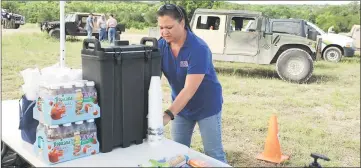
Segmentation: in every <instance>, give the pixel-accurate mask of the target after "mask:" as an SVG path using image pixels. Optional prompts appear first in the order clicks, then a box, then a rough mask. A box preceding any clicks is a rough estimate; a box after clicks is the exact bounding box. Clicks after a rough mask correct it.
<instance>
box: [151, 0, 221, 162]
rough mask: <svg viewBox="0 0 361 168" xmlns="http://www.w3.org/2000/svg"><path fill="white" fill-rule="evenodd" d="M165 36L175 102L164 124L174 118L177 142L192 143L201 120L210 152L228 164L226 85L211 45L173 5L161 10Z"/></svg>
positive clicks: (163, 41) (167, 74) (164, 57)
mask: <svg viewBox="0 0 361 168" xmlns="http://www.w3.org/2000/svg"><path fill="white" fill-rule="evenodd" d="M157 16H158V25H159V27H160V33H161V39H160V40H159V42H158V44H159V48H160V52H162V71H163V74H164V76H165V77H166V78H167V79H168V82H169V84H170V86H171V88H172V99H173V103H172V105H171V106H170V107H169V108H168V109H167V110H166V111H165V113H164V116H163V124H164V125H167V124H168V122H169V121H170V120H173V119H174V120H173V122H172V125H171V134H172V138H173V140H174V141H176V142H178V143H181V144H184V145H186V146H188V147H189V146H190V143H191V137H192V134H193V129H194V126H195V124H196V123H198V126H199V129H200V133H201V136H202V141H203V147H204V151H205V153H206V155H208V156H210V157H213V158H215V159H217V160H220V161H222V162H224V163H227V161H226V157H225V152H224V150H223V145H222V136H221V133H222V130H221V110H222V103H223V97H222V87H221V85H220V83H219V81H218V79H217V75H216V72H215V69H214V66H213V63H212V53H211V51H210V49H209V48H208V46H207V44H206V43H205V42H204V41H203V40H202V39H200V38H199V37H197V36H196V35H195V34H193V33H192V31H191V30H190V27H189V23H188V19H187V16H186V12H185V10H184V9H183V8H181V7H178V6H176V5H173V4H167V5H163V6H161V7H160V8H159V10H158V12H157Z"/></svg>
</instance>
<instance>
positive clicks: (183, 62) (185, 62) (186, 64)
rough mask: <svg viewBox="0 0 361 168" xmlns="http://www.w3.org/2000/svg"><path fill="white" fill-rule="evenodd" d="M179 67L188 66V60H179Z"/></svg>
mask: <svg viewBox="0 0 361 168" xmlns="http://www.w3.org/2000/svg"><path fill="white" fill-rule="evenodd" d="M180 67H183V68H185V67H188V61H181V62H180Z"/></svg>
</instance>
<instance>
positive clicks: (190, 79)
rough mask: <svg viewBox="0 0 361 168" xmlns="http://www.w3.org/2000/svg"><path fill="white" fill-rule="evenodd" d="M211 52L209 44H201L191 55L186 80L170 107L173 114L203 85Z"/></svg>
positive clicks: (180, 109)
mask: <svg viewBox="0 0 361 168" xmlns="http://www.w3.org/2000/svg"><path fill="white" fill-rule="evenodd" d="M210 61H211V52H210V50H209V49H208V47H207V46H201V47H198V48H196V49H195V50H194V51H192V53H191V55H190V60H189V65H188V70H187V76H186V81H185V84H184V87H183V89H182V90H181V91H180V93H179V94H178V95H177V97H176V98H175V100H174V101H173V103H172V105H171V106H170V107H169V108H168V110H170V111H171V112H172V113H173V115H174V116H175V115H177V114H178V113H179V112H180V111H182V109H183V108H184V107H185V106H186V105H187V103H188V102H189V100H190V99H191V98H192V97H193V96H194V94H195V93H196V91H197V89H198V87H199V86H200V85H201V83H202V81H203V79H204V76H205V74H207V73H208V71H209V66H210V63H211V62H210Z"/></svg>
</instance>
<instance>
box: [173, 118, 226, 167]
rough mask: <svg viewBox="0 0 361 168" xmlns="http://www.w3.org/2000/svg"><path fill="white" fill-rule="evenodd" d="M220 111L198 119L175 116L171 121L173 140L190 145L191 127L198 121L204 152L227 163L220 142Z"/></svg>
mask: <svg viewBox="0 0 361 168" xmlns="http://www.w3.org/2000/svg"><path fill="white" fill-rule="evenodd" d="M221 115H222V112H220V113H218V114H216V115H213V116H210V117H207V118H204V119H202V120H199V121H193V120H188V119H185V118H184V117H182V116H176V117H175V118H174V120H173V121H172V128H171V134H172V138H173V140H174V141H176V142H178V143H181V144H183V145H186V146H188V147H190V144H191V139H192V134H193V129H194V126H195V125H196V123H198V126H199V129H200V133H201V137H202V141H203V148H204V151H205V154H206V155H208V156H210V157H212V158H214V159H217V160H219V161H221V162H224V163H227V160H226V154H225V152H224V150H223V144H222V119H221Z"/></svg>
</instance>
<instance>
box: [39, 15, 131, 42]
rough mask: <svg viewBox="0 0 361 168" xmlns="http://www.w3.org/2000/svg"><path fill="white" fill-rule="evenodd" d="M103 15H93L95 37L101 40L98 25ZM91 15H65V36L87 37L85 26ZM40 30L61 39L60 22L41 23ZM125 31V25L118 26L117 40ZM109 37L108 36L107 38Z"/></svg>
mask: <svg viewBox="0 0 361 168" xmlns="http://www.w3.org/2000/svg"><path fill="white" fill-rule="evenodd" d="M101 15H102V14H99V13H93V16H94V28H93V36H95V38H96V39H99V27H98V25H97V24H96V23H97V21H98V19H100V17H101ZM88 16H89V13H80V12H74V13H69V14H66V15H65V35H70V36H87V35H88V33H87V31H86V29H85V28H84V27H85V24H86V19H87V18H88ZM39 26H40V30H41V31H46V32H47V33H48V34H49V35H50V36H51V37H54V38H57V39H59V37H60V21H52V22H41V23H40V25H39ZM124 31H125V25H124V24H118V25H117V26H116V34H115V39H116V40H119V39H120V34H121V33H122V32H124ZM107 37H108V36H107V35H106V38H107Z"/></svg>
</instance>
